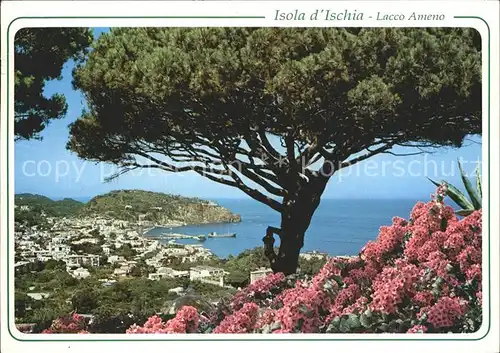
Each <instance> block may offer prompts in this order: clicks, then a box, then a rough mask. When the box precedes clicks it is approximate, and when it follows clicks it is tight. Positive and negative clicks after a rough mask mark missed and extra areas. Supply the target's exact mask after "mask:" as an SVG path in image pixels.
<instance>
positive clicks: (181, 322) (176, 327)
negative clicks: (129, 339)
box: [127, 306, 199, 333]
mask: <svg viewBox="0 0 500 353" xmlns="http://www.w3.org/2000/svg"><path fill="white" fill-rule="evenodd" d="M198 324H199V317H198V311H197V310H196V309H195V308H193V307H192V306H183V307H182V308H181V309H180V310H179V311H178V312H177V315H176V316H175V317H174V318H173V319H171V320H169V321H167V322H163V321H162V319H161V318H160V317H159V316H157V315H154V316H152V317H150V318H149V319H148V320H147V321H146V323H145V324H144V326H142V327H141V326H137V325H132V326H131V327H130V328H129V329H128V330H127V333H192V332H197V331H198Z"/></svg>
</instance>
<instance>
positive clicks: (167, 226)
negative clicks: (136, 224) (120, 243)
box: [142, 216, 241, 235]
mask: <svg viewBox="0 0 500 353" xmlns="http://www.w3.org/2000/svg"><path fill="white" fill-rule="evenodd" d="M233 223H241V216H240V218H239V221H238V222H227V221H226V222H207V223H185V222H182V223H180V224H179V223H178V224H169V225H154V226H151V227H148V228H147V230H145V231H143V232H142V235H147V233H149V232H150V231H152V230H153V229H157V228H169V229H172V228H181V227H188V226H189V227H198V226H205V225H221V224H233Z"/></svg>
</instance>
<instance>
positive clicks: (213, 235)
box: [207, 232, 236, 238]
mask: <svg viewBox="0 0 500 353" xmlns="http://www.w3.org/2000/svg"><path fill="white" fill-rule="evenodd" d="M207 237H208V238H235V237H236V233H224V234H217V233H216V232H211V233H208V235H207Z"/></svg>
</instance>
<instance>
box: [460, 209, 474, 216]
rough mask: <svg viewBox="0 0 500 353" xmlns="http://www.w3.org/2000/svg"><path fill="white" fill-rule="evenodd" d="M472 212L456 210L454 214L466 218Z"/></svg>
mask: <svg viewBox="0 0 500 353" xmlns="http://www.w3.org/2000/svg"><path fill="white" fill-rule="evenodd" d="M472 212H474V210H458V211H456V212H455V213H456V214H457V215H459V216H463V217H467V216H468V215H470V214H471V213H472Z"/></svg>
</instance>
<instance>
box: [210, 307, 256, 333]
mask: <svg viewBox="0 0 500 353" xmlns="http://www.w3.org/2000/svg"><path fill="white" fill-rule="evenodd" d="M258 311H259V307H258V306H257V304H255V303H245V304H244V305H243V307H242V308H241V309H240V310H238V311H236V312H235V313H233V314H232V315H229V316H227V317H226V318H224V320H222V322H221V323H220V325H219V326H217V327H216V328H215V330H214V333H249V332H252V331H253V329H254V327H255V325H256V323H257V316H258Z"/></svg>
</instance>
